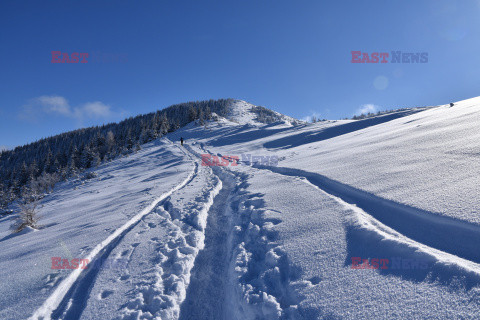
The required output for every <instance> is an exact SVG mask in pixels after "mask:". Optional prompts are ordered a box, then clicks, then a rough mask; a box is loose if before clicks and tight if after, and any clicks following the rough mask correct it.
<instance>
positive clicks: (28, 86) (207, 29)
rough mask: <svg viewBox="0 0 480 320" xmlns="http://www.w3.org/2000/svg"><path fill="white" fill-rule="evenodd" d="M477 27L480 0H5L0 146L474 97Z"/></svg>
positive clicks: (0, 12) (0, 9)
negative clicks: (236, 106)
mask: <svg viewBox="0 0 480 320" xmlns="http://www.w3.org/2000/svg"><path fill="white" fill-rule="evenodd" d="M479 16H480V2H479V1H443V0H440V1H439V0H432V1H422V0H419V1H383V0H382V1H317V0H315V1H293V0H290V1H284V0H242V1H232V0H221V1H211V0H202V1H198V0H191V1H182V0H156V1H147V0H142V1H81V2H73V1H65V0H62V1H2V2H0V147H1V146H7V147H13V146H16V145H21V144H25V143H28V142H32V141H35V140H37V139H40V138H42V137H47V136H51V135H54V134H57V133H61V132H64V131H68V130H72V129H76V128H79V127H84V126H90V125H96V124H102V123H107V122H111V121H118V120H121V119H123V118H125V117H128V116H134V115H137V114H140V113H147V112H151V111H154V110H157V109H161V108H164V107H167V106H169V105H171V104H174V103H179V102H185V101H191V100H203V99H210V98H227V97H231V98H238V99H244V100H247V101H249V102H252V103H254V104H257V105H263V106H266V107H269V108H272V109H274V110H276V111H279V112H281V113H284V114H287V115H290V116H293V117H296V118H305V117H307V116H309V115H312V114H316V115H317V116H318V117H320V118H328V119H336V118H343V117H347V116H352V115H353V114H354V113H355V112H357V111H358V110H360V109H361V108H364V109H365V110H368V109H391V108H398V107H412V106H422V105H435V104H444V103H448V102H451V101H457V100H462V99H466V98H470V97H474V96H479V95H480V89H479V88H480V87H479V84H480V72H479V70H480V56H479V52H480V50H479V49H480V42H479V41H478V39H480V19H479ZM52 51H61V52H66V53H68V54H72V53H73V52H79V53H82V52H86V53H89V54H90V57H89V58H88V59H87V61H88V63H51V60H52V54H51V52H52ZM351 51H362V52H367V53H370V54H371V53H373V52H391V51H402V52H406V53H408V52H412V53H416V52H427V53H428V63H415V64H408V63H385V64H381V63H378V64H371V63H370V64H367V63H365V64H356V63H351V59H352V55H351ZM92 55H96V57H97V58H98V57H99V56H100V55H101V58H100V60H103V59H105V60H104V61H100V62H99V61H98V60H96V59H97V58H95V61H94V58H93V57H92ZM105 55H108V56H107V57H106V58H105V57H104V56H105ZM372 105H373V106H374V107H372Z"/></svg>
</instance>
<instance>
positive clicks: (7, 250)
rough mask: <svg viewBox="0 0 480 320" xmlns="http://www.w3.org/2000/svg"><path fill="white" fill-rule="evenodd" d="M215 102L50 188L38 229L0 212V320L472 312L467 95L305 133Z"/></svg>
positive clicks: (479, 255) (472, 149)
mask: <svg viewBox="0 0 480 320" xmlns="http://www.w3.org/2000/svg"><path fill="white" fill-rule="evenodd" d="M226 105H227V106H228V108H225V109H222V110H223V111H221V112H217V111H219V110H216V111H214V110H211V111H210V113H208V114H209V115H210V116H209V117H205V118H203V117H197V118H194V119H191V120H193V121H188V122H187V123H185V125H184V126H182V127H178V128H176V130H175V131H170V132H163V133H162V134H161V135H160V136H157V137H155V138H153V139H151V140H150V141H148V142H146V143H143V144H142V145H141V148H138V150H136V151H135V150H132V152H129V153H128V154H124V155H125V156H121V154H122V153H121V152H120V153H119V155H118V156H116V157H111V158H110V159H108V160H109V161H104V162H103V163H100V164H99V166H98V167H94V166H93V167H90V168H84V169H86V170H87V173H88V172H93V171H94V172H95V174H93V175H85V174H80V175H79V176H78V177H75V178H69V179H66V180H65V181H62V182H59V183H58V184H56V186H55V188H54V190H53V192H51V193H49V194H47V195H46V196H45V197H44V198H42V199H41V200H40V202H39V206H38V215H39V216H40V217H41V218H40V220H39V224H40V225H41V227H40V228H39V229H38V230H33V229H32V230H29V232H23V233H21V234H12V233H11V230H10V226H11V224H12V222H13V220H14V218H15V216H14V215H10V216H5V217H2V218H0V244H1V246H2V250H1V251H0V281H1V283H2V284H3V285H2V286H1V287H0V297H1V298H0V318H1V319H19V318H28V317H31V318H32V319H238V320H240V319H371V318H383V319H385V318H388V319H408V318H432V319H444V318H463V319H475V318H477V317H478V310H480V249H479V248H478V243H480V219H479V212H478V210H479V209H478V208H479V202H478V196H477V195H478V193H479V191H480V190H479V188H478V183H477V181H476V180H477V178H476V177H478V176H479V175H480V164H479V162H478V161H476V160H477V159H478V155H479V154H480V153H479V152H480V151H479V150H480V143H479V141H480V132H479V131H478V127H479V125H480V98H473V99H468V100H464V101H460V102H456V103H454V105H453V106H450V105H441V106H435V107H431V108H427V109H424V108H418V109H407V110H399V111H396V112H391V113H387V114H381V115H378V116H375V117H369V118H366V119H362V120H339V121H321V122H317V123H313V124H311V123H305V122H301V121H298V120H295V119H292V118H290V117H287V116H284V115H281V114H279V113H276V112H274V111H271V110H269V109H266V108H261V107H260V108H259V107H257V106H254V105H252V104H249V103H247V102H245V101H239V100H232V101H230V102H228V104H226ZM202 110H203V109H202ZM168 118H171V117H168ZM180 138H183V139H184V140H185V142H184V145H183V146H182V145H180ZM139 143H140V142H139ZM2 157H4V155H3V154H2ZM106 157H107V158H108V157H109V156H108V153H107V155H106ZM2 159H4V158H2ZM73 259H79V261H80V260H81V259H88V264H87V266H88V267H87V268H86V269H81V268H72V269H61V268H57V269H55V268H52V267H53V266H54V265H56V266H61V265H63V264H64V263H65V260H67V264H68V265H69V266H71V262H72V260H73ZM57 262H58V264H57Z"/></svg>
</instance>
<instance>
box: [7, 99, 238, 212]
mask: <svg viewBox="0 0 480 320" xmlns="http://www.w3.org/2000/svg"><path fill="white" fill-rule="evenodd" d="M233 101H234V100H233V99H219V100H205V101H195V102H187V103H180V104H175V105H172V106H170V107H168V108H165V109H162V110H158V111H156V112H152V113H148V114H144V115H139V116H135V117H130V118H128V119H125V120H123V121H121V122H119V123H110V124H106V125H102V126H96V127H90V128H83V129H78V130H75V131H71V132H66V133H62V134H59V135H56V136H53V137H49V138H45V139H41V140H39V141H36V142H33V143H30V144H27V145H24V146H19V147H16V148H15V149H14V150H7V151H3V152H0V213H2V212H6V210H7V207H8V205H9V204H10V203H11V202H12V201H15V200H20V201H21V202H23V203H28V202H29V201H33V200H34V199H35V198H36V196H37V195H39V194H41V193H44V192H49V191H50V190H52V189H53V187H54V185H55V184H56V183H57V182H59V181H63V180H65V179H67V178H68V177H71V176H73V175H76V174H78V173H79V172H82V171H83V170H85V169H89V168H92V167H95V166H97V165H99V164H100V163H102V162H104V161H108V160H111V159H114V158H116V157H118V156H120V155H125V154H128V153H131V152H134V151H135V150H138V149H139V148H140V145H141V144H143V143H146V142H149V141H152V140H154V139H156V138H159V137H161V136H163V135H165V134H167V133H168V132H173V131H175V130H176V129H178V128H180V127H183V126H185V125H186V124H188V123H189V122H191V121H194V120H198V121H199V123H200V124H203V123H204V121H206V120H208V119H210V118H211V116H212V113H216V114H217V115H219V116H223V117H225V116H227V115H228V112H229V105H230V104H231V103H232V102H233Z"/></svg>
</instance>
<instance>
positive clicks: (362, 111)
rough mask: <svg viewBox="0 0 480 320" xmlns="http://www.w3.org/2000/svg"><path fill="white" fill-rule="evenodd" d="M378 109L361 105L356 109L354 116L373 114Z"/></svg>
mask: <svg viewBox="0 0 480 320" xmlns="http://www.w3.org/2000/svg"><path fill="white" fill-rule="evenodd" d="M379 109H380V107H379V106H376V105H374V104H371V103H369V104H363V105H361V106H360V108H358V109H357V111H355V115H357V116H359V115H361V114H367V113H369V112H371V113H375V112H377V111H378V110H379Z"/></svg>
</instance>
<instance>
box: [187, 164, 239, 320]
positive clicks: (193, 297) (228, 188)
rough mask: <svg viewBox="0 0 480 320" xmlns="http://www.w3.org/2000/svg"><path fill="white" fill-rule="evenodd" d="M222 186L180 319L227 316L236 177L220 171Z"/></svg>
mask: <svg viewBox="0 0 480 320" xmlns="http://www.w3.org/2000/svg"><path fill="white" fill-rule="evenodd" d="M219 177H220V179H221V181H222V186H223V187H222V190H220V192H219V194H218V195H217V196H216V197H215V199H214V202H213V205H212V206H211V207H210V210H209V212H208V220H207V228H206V234H205V248H204V249H203V250H202V251H200V252H199V254H198V256H197V258H196V260H195V266H194V267H193V269H192V275H191V279H190V285H189V287H188V290H187V297H186V299H185V301H184V302H183V304H182V308H181V312H180V319H181V320H187V319H196V320H202V319H225V314H226V310H225V295H226V288H225V287H226V286H227V285H228V281H227V280H228V274H227V272H228V262H229V259H230V258H231V254H230V251H231V250H230V249H231V248H230V247H229V245H230V243H229V242H228V241H227V239H228V238H229V234H230V232H229V231H230V230H231V226H230V224H231V208H230V205H231V204H230V201H231V196H232V195H231V193H232V190H233V187H234V180H233V179H234V178H232V177H231V175H228V174H225V173H224V174H221V173H220V174H219Z"/></svg>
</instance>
